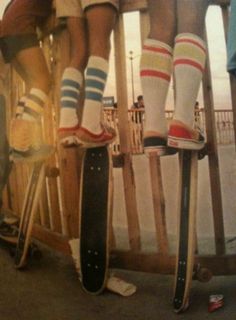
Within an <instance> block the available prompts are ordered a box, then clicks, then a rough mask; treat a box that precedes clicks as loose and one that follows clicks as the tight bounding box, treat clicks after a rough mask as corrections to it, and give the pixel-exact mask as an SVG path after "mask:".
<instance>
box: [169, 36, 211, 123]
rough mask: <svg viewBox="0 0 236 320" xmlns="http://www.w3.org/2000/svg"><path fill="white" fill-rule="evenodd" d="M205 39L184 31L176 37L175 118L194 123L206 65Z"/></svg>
mask: <svg viewBox="0 0 236 320" xmlns="http://www.w3.org/2000/svg"><path fill="white" fill-rule="evenodd" d="M205 60H206V48H205V43H204V41H203V40H202V39H201V38H199V37H198V36H197V35H195V34H191V33H182V34H179V35H178V36H177V37H176V39H175V47H174V76H175V89H176V106H175V113H174V119H175V120H180V121H182V122H184V123H185V124H186V125H189V126H191V127H192V126H193V124H194V106H195V103H196V100H197V95H198V91H199V87H200V83H201V80H202V74H203V71H204V67H205Z"/></svg>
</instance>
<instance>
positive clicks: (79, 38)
mask: <svg viewBox="0 0 236 320" xmlns="http://www.w3.org/2000/svg"><path fill="white" fill-rule="evenodd" d="M67 29H68V31H69V35H70V64H69V66H70V67H72V68H76V69H77V70H79V71H80V72H81V73H83V72H84V70H85V68H86V65H87V59H88V41H87V36H88V35H87V32H86V21H85V19H83V18H77V17H69V18H67Z"/></svg>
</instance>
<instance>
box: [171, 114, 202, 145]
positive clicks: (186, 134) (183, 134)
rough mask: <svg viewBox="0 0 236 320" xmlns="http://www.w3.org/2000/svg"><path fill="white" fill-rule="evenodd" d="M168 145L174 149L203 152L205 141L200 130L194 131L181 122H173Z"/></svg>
mask: <svg viewBox="0 0 236 320" xmlns="http://www.w3.org/2000/svg"><path fill="white" fill-rule="evenodd" d="M167 144H168V146H169V147H172V148H178V149H189V150H201V149H202V148H203V147H204V144H205V140H204V137H203V135H202V134H201V132H200V129H199V128H197V129H192V128H190V127H189V126H187V125H185V124H184V123H183V122H181V121H178V120H173V121H172V122H171V124H170V128H169V133H168V141H167Z"/></svg>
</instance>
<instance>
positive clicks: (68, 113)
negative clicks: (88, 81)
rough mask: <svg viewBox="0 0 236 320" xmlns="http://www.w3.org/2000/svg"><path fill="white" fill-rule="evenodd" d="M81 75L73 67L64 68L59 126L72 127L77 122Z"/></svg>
mask: <svg viewBox="0 0 236 320" xmlns="http://www.w3.org/2000/svg"><path fill="white" fill-rule="evenodd" d="M82 81H83V76H82V74H81V72H80V71H78V70H77V69H75V68H71V67H69V68H66V69H65V71H64V73H63V76H62V82H61V112H60V125H59V127H60V128H68V127H74V126H76V125H77V124H78V117H77V107H78V101H79V96H80V90H81V85H82Z"/></svg>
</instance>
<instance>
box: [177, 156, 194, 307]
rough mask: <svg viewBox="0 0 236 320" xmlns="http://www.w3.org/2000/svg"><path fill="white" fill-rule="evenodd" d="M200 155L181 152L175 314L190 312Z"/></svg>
mask: <svg viewBox="0 0 236 320" xmlns="http://www.w3.org/2000/svg"><path fill="white" fill-rule="evenodd" d="M197 157H198V155H197V152H196V151H187V150H184V151H181V152H180V186H179V188H180V189H179V190H180V193H181V201H180V203H179V210H178V212H179V222H178V252H177V257H176V271H175V292H174V301H173V305H174V310H175V312H177V313H179V312H181V311H184V310H186V309H187V308H188V304H189V292H190V288H191V283H192V275H193V266H194V250H195V240H196V233H195V231H196V229H195V228H196V203H197V199H196V197H197V159H198V158H197Z"/></svg>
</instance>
